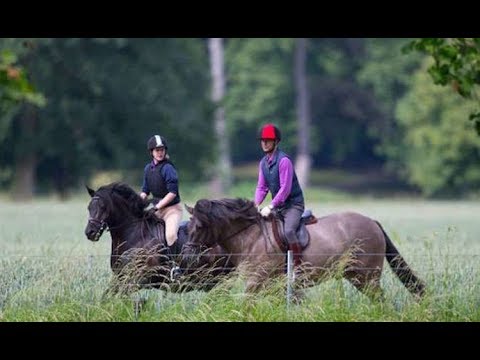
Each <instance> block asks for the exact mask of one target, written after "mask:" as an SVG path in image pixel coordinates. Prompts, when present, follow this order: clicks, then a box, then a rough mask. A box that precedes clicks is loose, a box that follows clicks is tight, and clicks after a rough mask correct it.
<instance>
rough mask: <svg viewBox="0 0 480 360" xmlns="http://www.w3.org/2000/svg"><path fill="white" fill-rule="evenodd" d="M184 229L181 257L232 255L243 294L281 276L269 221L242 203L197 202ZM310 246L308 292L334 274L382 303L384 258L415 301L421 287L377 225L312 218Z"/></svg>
mask: <svg viewBox="0 0 480 360" xmlns="http://www.w3.org/2000/svg"><path fill="white" fill-rule="evenodd" d="M187 210H188V211H189V212H190V214H191V215H192V217H191V219H190V224H189V234H190V240H189V243H187V245H185V247H184V252H186V253H194V252H196V251H198V250H199V249H200V248H202V247H213V246H217V245H220V246H222V247H223V248H224V249H226V250H227V252H228V253H229V254H231V255H232V257H231V261H232V263H233V265H234V266H235V267H238V268H242V267H245V268H246V269H248V270H249V271H248V272H247V274H248V275H247V281H246V291H256V290H258V289H259V288H260V287H262V285H263V284H264V283H265V282H266V280H267V279H268V278H270V277H272V276H274V275H279V274H282V273H283V272H284V265H285V255H284V253H282V251H281V249H280V246H279V244H278V243H277V242H276V241H275V240H274V237H275V234H274V232H273V230H272V221H271V220H265V219H263V218H262V216H261V215H260V214H259V212H258V210H257V209H256V207H255V205H254V203H253V202H252V201H250V200H246V199H221V200H206V199H202V200H199V201H197V203H196V204H195V206H194V208H190V207H187ZM307 230H308V233H309V234H310V242H309V244H308V245H307V246H306V247H305V248H304V250H303V263H302V266H301V267H300V269H301V272H300V274H301V275H302V276H303V278H304V280H306V281H302V283H303V284H304V285H303V286H312V285H315V284H316V283H318V282H319V281H322V280H324V279H325V278H326V275H328V273H329V272H330V273H331V272H332V271H335V273H338V271H339V270H338V269H339V268H338V267H339V266H340V275H341V276H343V277H345V278H346V279H348V280H349V281H350V282H351V283H352V284H353V285H354V286H355V287H356V288H357V289H359V290H360V291H362V292H364V293H366V294H368V295H370V296H371V295H375V296H374V297H378V296H380V297H382V294H383V292H382V289H381V288H380V276H381V274H382V269H383V263H384V258H386V259H387V261H388V263H389V264H390V266H391V268H392V269H393V272H394V273H395V274H396V275H397V276H398V277H399V279H400V280H401V281H402V283H403V284H404V285H405V287H406V288H407V289H408V290H409V291H410V292H411V293H412V294H414V295H416V297H417V298H420V297H421V296H422V295H423V294H424V289H425V285H424V283H423V282H422V281H421V280H420V279H419V278H418V277H417V276H416V275H415V274H414V273H413V271H412V270H411V269H410V267H409V266H408V264H407V263H406V262H405V260H404V259H403V257H402V256H401V255H400V253H399V252H398V250H397V249H396V247H395V246H394V245H393V243H392V240H391V239H390V238H389V237H388V235H387V234H386V233H385V231H384V230H383V228H382V226H381V225H380V223H378V222H377V221H375V220H372V219H370V218H368V217H366V216H364V215H361V214H358V213H355V212H342V213H335V214H331V215H328V216H325V217H322V218H318V219H317V222H316V223H314V224H312V225H307Z"/></svg>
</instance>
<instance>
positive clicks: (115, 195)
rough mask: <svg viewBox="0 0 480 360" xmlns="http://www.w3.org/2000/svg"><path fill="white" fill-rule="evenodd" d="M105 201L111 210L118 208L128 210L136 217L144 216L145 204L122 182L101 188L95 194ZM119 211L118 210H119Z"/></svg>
mask: <svg viewBox="0 0 480 360" xmlns="http://www.w3.org/2000/svg"><path fill="white" fill-rule="evenodd" d="M95 195H97V196H99V197H101V198H102V199H104V200H105V201H108V203H109V206H110V207H111V208H113V207H114V204H115V206H116V207H118V206H120V207H122V208H124V209H121V210H128V211H130V212H131V213H132V214H133V215H135V216H136V217H142V216H144V211H143V209H144V208H145V206H146V205H147V203H146V202H145V201H144V200H143V199H142V198H141V197H140V195H138V194H137V193H136V192H135V191H134V190H133V189H132V188H131V187H130V186H128V185H127V184H125V183H122V182H113V183H111V184H108V185H104V186H101V187H100V188H99V189H98V190H97V191H96V193H95ZM119 210H120V209H119Z"/></svg>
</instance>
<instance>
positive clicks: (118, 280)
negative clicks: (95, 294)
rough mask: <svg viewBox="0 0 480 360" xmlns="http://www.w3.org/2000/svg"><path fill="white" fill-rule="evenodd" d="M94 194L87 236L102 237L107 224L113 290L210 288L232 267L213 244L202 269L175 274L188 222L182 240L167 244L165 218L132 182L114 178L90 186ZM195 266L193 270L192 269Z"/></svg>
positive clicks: (200, 261) (181, 229)
mask: <svg viewBox="0 0 480 360" xmlns="http://www.w3.org/2000/svg"><path fill="white" fill-rule="evenodd" d="M87 190H88V193H89V194H90V196H91V197H92V199H91V200H90V203H89V204H88V212H89V218H88V223H87V226H86V228H85V235H86V236H87V238H88V239H89V240H91V241H98V240H99V239H100V237H101V236H102V233H103V231H104V230H105V229H107V228H108V229H109V231H110V235H111V238H112V246H111V255H110V266H111V269H112V271H113V273H114V274H115V275H116V277H115V278H114V279H115V281H114V282H113V286H112V288H111V289H109V290H110V291H111V292H114V293H115V292H119V291H124V292H128V291H132V290H135V289H138V288H140V287H154V288H165V289H168V290H173V291H186V290H192V289H202V290H210V289H211V288H212V287H213V286H214V285H215V284H216V282H218V279H219V278H220V275H222V274H225V273H227V272H229V270H230V269H229V267H228V264H227V258H224V257H222V256H220V255H218V253H220V252H224V251H220V250H219V248H218V247H217V248H213V249H212V250H211V251H210V252H208V254H204V255H203V256H200V257H199V260H198V261H197V262H196V264H197V265H198V267H199V268H201V269H202V271H198V273H197V274H195V275H192V276H189V277H181V278H182V279H183V280H184V281H182V283H179V282H178V281H175V280H174V279H172V276H171V275H172V269H174V268H175V267H176V265H177V264H178V263H180V261H181V259H180V258H179V256H180V255H179V254H180V253H181V249H182V246H183V244H184V243H185V242H186V241H187V239H188V234H187V230H186V225H184V226H183V227H182V226H181V227H180V229H179V234H178V240H177V241H176V242H175V243H174V244H173V245H172V246H171V247H169V246H168V245H167V243H166V240H165V232H164V229H165V223H164V222H163V221H162V220H160V219H158V218H157V217H156V216H155V215H154V214H153V213H152V212H148V211H147V212H146V211H145V208H146V207H147V206H148V205H149V203H148V201H145V200H143V199H142V198H141V197H140V196H139V195H138V194H137V193H136V192H135V191H134V190H132V189H131V188H130V187H129V186H128V185H126V184H122V183H111V184H109V185H105V186H102V187H100V188H99V189H98V190H97V191H95V190H93V189H91V188H89V187H87ZM192 272H193V271H189V273H192Z"/></svg>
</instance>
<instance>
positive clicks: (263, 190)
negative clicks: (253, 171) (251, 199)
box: [255, 156, 293, 207]
mask: <svg viewBox="0 0 480 360" xmlns="http://www.w3.org/2000/svg"><path fill="white" fill-rule="evenodd" d="M268 161H269V162H270V161H271V157H270V158H268ZM261 164H262V163H261V162H260V165H259V166H258V183H257V189H256V190H255V204H256V205H260V204H261V203H262V202H263V200H264V199H265V196H267V193H268V185H267V182H266V181H265V177H264V176H263V171H262V165H261ZM278 172H279V178H280V189H279V190H278V193H277V196H275V197H274V198H273V199H272V203H271V204H272V205H273V206H274V207H278V206H281V205H283V203H284V202H285V200H287V198H288V196H289V195H290V192H291V190H292V182H293V164H292V162H291V161H290V159H289V158H288V157H286V156H285V157H283V158H282V159H281V160H280V163H279V164H278Z"/></svg>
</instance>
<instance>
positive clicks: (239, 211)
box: [192, 198, 259, 242]
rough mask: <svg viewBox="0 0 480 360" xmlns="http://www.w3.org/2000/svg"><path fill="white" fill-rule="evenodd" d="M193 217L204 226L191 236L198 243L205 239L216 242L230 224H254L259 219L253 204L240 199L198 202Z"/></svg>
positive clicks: (202, 200) (203, 200)
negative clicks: (241, 222) (240, 222)
mask: <svg viewBox="0 0 480 360" xmlns="http://www.w3.org/2000/svg"><path fill="white" fill-rule="evenodd" d="M193 216H194V217H195V218H196V219H197V220H198V221H199V222H201V223H202V224H203V225H204V226H202V227H200V228H198V227H197V228H196V229H195V234H192V235H193V236H194V237H195V238H196V239H197V240H198V241H200V242H203V240H207V239H208V240H209V241H211V240H214V241H215V242H218V240H219V239H220V238H221V236H222V235H224V233H225V229H226V228H227V227H228V226H229V225H231V223H232V222H236V221H245V222H247V223H248V222H256V221H258V218H259V214H258V211H257V208H256V207H255V204H254V202H253V201H251V200H247V199H242V198H236V199H220V200H207V199H201V200H198V201H197V203H196V204H195V207H194V208H193Z"/></svg>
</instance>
